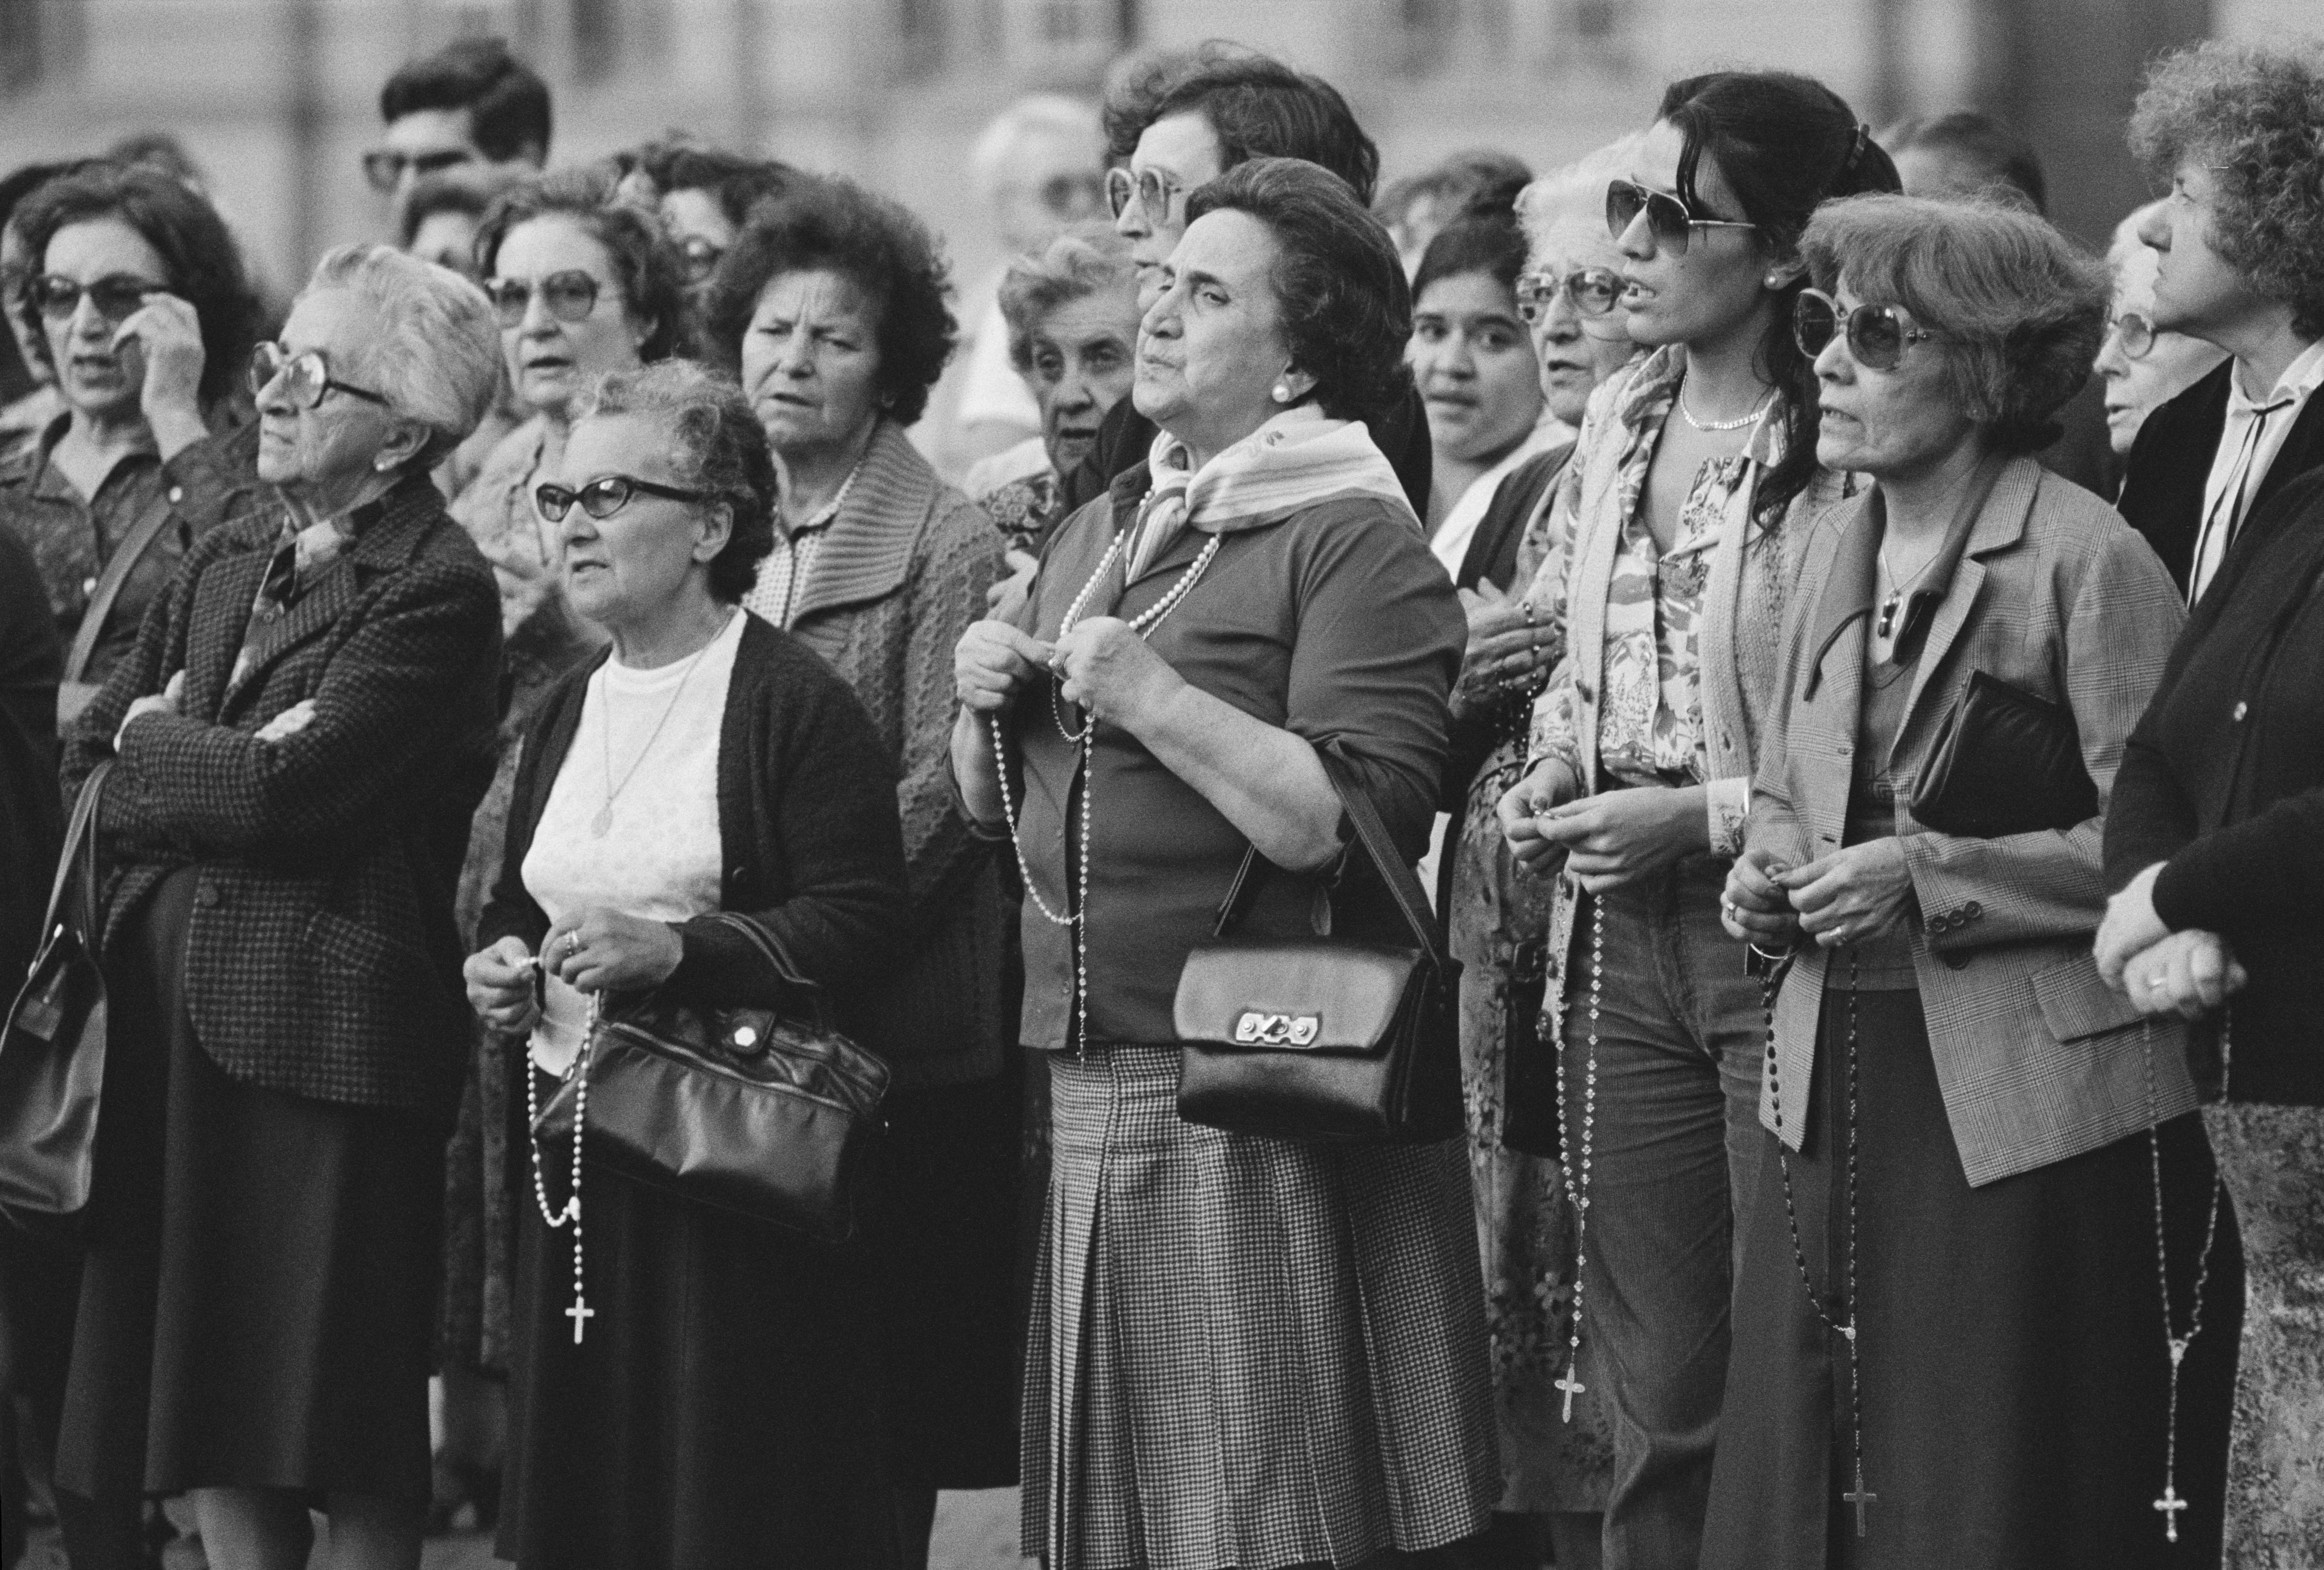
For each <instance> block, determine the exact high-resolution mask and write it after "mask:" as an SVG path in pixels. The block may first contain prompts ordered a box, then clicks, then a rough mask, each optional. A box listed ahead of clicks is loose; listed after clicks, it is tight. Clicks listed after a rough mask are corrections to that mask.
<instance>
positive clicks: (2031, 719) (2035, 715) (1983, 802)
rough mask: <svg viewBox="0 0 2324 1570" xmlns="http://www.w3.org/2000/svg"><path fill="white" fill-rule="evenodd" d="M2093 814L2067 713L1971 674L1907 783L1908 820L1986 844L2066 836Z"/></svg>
mask: <svg viewBox="0 0 2324 1570" xmlns="http://www.w3.org/2000/svg"><path fill="white" fill-rule="evenodd" d="M2097 812H2098V786H2097V785H2093V784H2092V783H2091V782H2090V776H2089V770H2088V769H2086V768H2084V767H2082V747H2081V737H2080V733H2079V732H2078V731H2077V730H2075V728H2074V716H2073V712H2072V711H2071V710H2070V709H2068V708H2066V707H2065V705H2063V704H2061V703H2053V702H2050V701H2049V700H2048V699H2046V698H2038V697H2036V696H2034V695H2033V693H2029V692H2027V691H2025V690H2024V688H2023V687H2017V686H2013V685H2011V684H2009V683H2007V682H2005V681H2003V680H2002V679H2001V678H2000V677H1998V676H1996V675H1989V674H1987V672H1984V671H1974V672H1971V673H1970V675H1969V690H1968V691H1966V692H1964V693H1962V694H1961V696H1960V702H1957V703H1955V704H1954V705H1953V712H1951V713H1950V714H1948V715H1946V716H1945V722H1944V725H1943V726H1942V728H1941V729H1940V730H1938V732H1937V744H1936V746H1935V747H1934V748H1932V750H1931V751H1930V753H1929V758H1928V761H1927V762H1926V763H1924V764H1923V765H1922V766H1921V776H1920V777H1919V778H1918V779H1917V780H1915V781H1914V782H1913V816H1914V818H1916V819H1918V820H1919V821H1920V822H1923V823H1924V824H1926V825H1927V826H1928V827H1930V828H1932V829H1934V830H1935V831H1937V832H1938V833H1940V834H1960V835H1966V836H1968V837H1970V838H1972V839H1978V840H1991V839H1997V838H1998V837H2000V836H2001V835H2004V834H2030V833H2033V832H2035V831H2039V830H2043V829H2070V828H2072V827H2073V826H2074V825H2075V824H2077V823H2080V822H2083V821H2085V820H2086V819H2089V818H2090V817H2092V816H2094V815H2095V814H2096V813H2097Z"/></svg>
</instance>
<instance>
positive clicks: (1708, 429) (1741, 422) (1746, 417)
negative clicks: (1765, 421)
mask: <svg viewBox="0 0 2324 1570" xmlns="http://www.w3.org/2000/svg"><path fill="white" fill-rule="evenodd" d="M1774 399H1775V389H1773V388H1769V389H1768V390H1767V392H1766V396H1765V397H1763V398H1762V399H1759V401H1758V402H1757V403H1755V404H1753V405H1752V406H1751V407H1750V409H1748V411H1746V412H1745V413H1742V414H1739V415H1737V416H1736V417H1735V418H1733V419H1697V418H1694V410H1692V409H1689V408H1687V407H1686V381H1685V380H1684V379H1683V378H1682V379H1681V380H1680V381H1679V384H1678V414H1679V418H1681V419H1683V420H1684V421H1686V423H1687V424H1688V425H1690V426H1692V427H1694V428H1695V429H1696V430H1698V431H1701V432H1702V433H1703V434H1704V435H1705V436H1709V435H1711V434H1712V433H1713V432H1717V431H1739V430H1741V429H1742V428H1743V427H1745V426H1748V425H1749V424H1750V423H1751V422H1752V421H1753V420H1755V419H1757V418H1759V416H1760V414H1761V412H1762V411H1763V410H1765V409H1766V407H1767V405H1768V404H1769V403H1770V402H1772V401H1773V400H1774Z"/></svg>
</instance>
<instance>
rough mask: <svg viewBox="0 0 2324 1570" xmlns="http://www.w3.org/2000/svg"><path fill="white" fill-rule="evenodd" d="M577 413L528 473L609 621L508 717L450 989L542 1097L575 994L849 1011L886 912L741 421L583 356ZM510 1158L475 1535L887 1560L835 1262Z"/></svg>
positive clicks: (865, 743)
mask: <svg viewBox="0 0 2324 1570" xmlns="http://www.w3.org/2000/svg"><path fill="white" fill-rule="evenodd" d="M577 412H578V414H579V418H577V419H576V423H575V425H574V427H573V430H572V435H571V437H570V439H569V440H568V441H567V444H566V445H565V449H564V454H563V456H562V457H561V459H560V460H559V463H558V468H557V470H556V471H555V472H554V473H553V474H552V476H551V477H550V478H549V479H548V480H545V481H544V482H542V483H541V484H540V485H539V486H538V487H536V488H535V491H534V497H535V500H536V502H537V505H538V506H539V510H540V516H541V519H542V521H543V523H544V524H545V525H546V526H547V527H549V528H552V529H554V530H555V531H556V535H557V539H558V545H559V546H560V557H559V559H560V562H561V564H562V566H561V572H562V576H563V578H564V581H565V588H566V592H567V596H568V597H569V599H570V601H571V603H572V605H573V607H574V609H575V610H576V611H578V612H580V613H581V614H582V615H584V616H586V617H587V618H588V619H589V620H590V621H591V622H592V623H594V624H595V626H597V627H599V628H601V629H604V632H605V634H606V635H607V636H608V637H609V638H611V639H612V647H611V648H610V649H609V650H607V651H605V652H604V654H602V655H600V656H598V657H597V658H595V659H594V660H592V661H591V662H590V663H589V664H588V665H587V666H586V667H584V668H582V669H578V670H576V671H574V672H572V673H570V674H569V675H567V677H566V679H565V680H564V681H562V682H560V683H559V684H558V685H557V687H556V688H555V690H554V691H553V692H551V693H549V697H548V698H547V700H546V701H545V702H543V703H542V704H541V705H540V707H539V710H538V712H536V714H535V715H534V718H533V721H532V722H531V724H530V727H529V728H528V730H527V731H526V733H525V741H524V748H523V761H522V763H521V765H520V767H519V769H518V773H517V778H516V791H515V805H514V807H513V808H512V812H511V813H510V817H509V827H508V837H507V844H506V849H505V851H504V855H503V860H502V862H501V867H500V872H499V882H498V884H497V886H495V887H494V889H493V899H492V904H491V905H490V906H489V907H488V908H487V909H486V911H485V913H484V920H483V922H482V923H481V925H480V927H479V930H478V932H477V941H478V943H479V944H480V948H479V950H478V951H477V952H476V953H475V954H473V955H471V956H470V957H469V959H468V963H467V980H468V996H469V999H470V1002H471V1003H472V1005H474V1006H475V1010H476V1013H477V1015H479V1017H481V1019H482V1020H483V1021H484V1024H485V1025H486V1026H487V1027H488V1028H489V1029H491V1030H493V1032H495V1033H498V1035H499V1036H500V1038H501V1039H502V1041H503V1042H504V1043H505V1044H506V1045H508V1046H511V1047H513V1046H515V1045H516V1042H515V1041H512V1040H511V1039H510V1038H518V1039H521V1040H522V1041H523V1042H526V1046H525V1048H524V1051H523V1056H524V1058H525V1059H526V1060H527V1061H526V1065H525V1067H524V1070H523V1071H524V1072H525V1073H527V1074H529V1075H530V1076H531V1077H532V1079H533V1080H534V1089H535V1090H536V1092H538V1094H539V1097H544V1098H545V1097H547V1095H548V1094H549V1092H550V1091H552V1090H553V1089H554V1088H555V1087H556V1080H555V1079H554V1076H558V1075H561V1074H564V1073H566V1072H567V1071H568V1070H570V1069H571V1067H572V1065H573V1063H574V1062H575V1060H576V1054H577V1052H578V1051H579V1050H580V1047H581V1045H582V1042H583V1040H584V1038H585V1036H586V1031H587V1025H588V1020H589V1015H590V1000H591V999H592V998H593V997H595V996H599V995H602V994H604V993H607V992H627V991H636V990H642V989H647V988H659V989H660V990H661V993H662V995H663V996H665V997H667V998H669V999H670V1000H671V1001H673V1002H683V1003H686V1004H689V1005H700V1006H721V1005H724V1006H734V1005H758V1006H762V1007H764V1006H774V1007H783V1006H786V1005H797V1004H798V1003H799V1002H800V1001H801V998H802V994H803V993H804V992H805V991H806V990H807V989H808V988H810V987H816V988H825V989H829V991H830V994H831V1003H832V1005H834V1008H835V1013H836V1015H837V1017H838V1019H839V1021H840V1023H841V1024H842V1027H843V1028H844V1029H846V1030H847V1031H848V1032H849V1033H851V1034H856V1035H857V1036H858V1039H863V1038H862V1036H861V1034H860V1032H861V1030H862V1023H861V1022H862V1018H863V1015H864V1008H865V1005H866V1004H867V1003H868V997H867V996H866V993H867V990H868V989H867V987H866V986H865V984H867V983H870V982H871V981H872V980H873V979H874V978H882V979H884V978H885V974H886V973H885V971H884V969H883V961H885V960H886V959H888V958H889V956H890V952H891V950H892V948H893V946H894V945H895V944H896V943H897V942H899V941H900V939H901V935H902V931H903V927H904V860H903V854H902V850H901V847H900V844H899V836H898V832H897V822H896V806H895V801H896V798H895V794H894V780H895V771H894V766H893V764H892V763H891V761H890V755H889V753H888V751H887V749H886V748H884V747H883V746H882V745H881V739H880V737H879V735H878V733H877V732H876V731H875V730H873V729H872V726H871V720H870V719H869V718H868V717H867V716H866V714H865V713H864V711H863V707H862V704H860V703H859V702H856V700H855V698H854V696H853V694H852V693H849V691H848V690H847V688H846V686H845V684H844V683H843V682H841V680H840V679H839V677H838V676H837V675H835V674H834V673H833V671H832V670H831V667H830V666H827V665H826V664H825V663H824V662H823V661H822V660H820V659H817V658H816V657H815V656H813V655H812V654H810V653H808V652H807V650H806V649H804V648H802V647H800V646H799V645H798V642H796V641H795V640H793V639H791V638H786V637H784V636H783V635H782V634H781V633H779V632H778V631H776V630H775V629H773V628H771V627H770V626H768V625H767V624H766V623H765V622H764V621H762V620H760V619H758V618H757V617H754V616H752V615H750V614H749V613H748V612H746V611H743V610H742V606H741V601H742V596H743V594H744V593H745V592H748V590H749V589H750V586H751V582H752V578H753V577H755V576H756V575H757V574H758V571H759V565H760V563H761V560H762V559H763V558H764V557H765V556H766V555H767V553H768V550H769V549H770V547H771V546H772V545H773V543H774V526H773V522H772V514H773V510H774V505H775V496H776V480H775V467H774V464H773V463H772V461H771V460H770V458H769V456H768V454H767V449H766V445H765V441H764V438H763V436H761V432H760V429H759V422H758V419H757V418H756V417H755V416H754V414H753V413H752V409H751V407H750V405H749V403H748V401H747V400H746V399H744V398H743V396H742V393H741V391H739V390H737V389H736V388H735V387H734V385H733V383H732V382H730V381H726V380H725V379H724V377H721V376H717V375H715V374H714V373H713V372H708V371H705V370H704V369H702V368H701V367H700V366H697V365H694V364H691V363H686V362H672V363H668V364H663V365H657V366H650V367H648V368H646V369H644V370H641V371H634V372H620V373H616V374H615V375H613V376H611V377H608V378H606V379H605V380H604V381H602V382H601V383H599V384H598V386H597V388H596V389H595V391H594V392H592V393H590V394H588V395H587V401H586V402H585V403H584V404H583V405H582V407H581V409H580V410H579V411H577ZM719 913H735V914H744V915H747V916H748V917H749V918H750V920H751V923H752V925H753V926H755V927H756V928H757V929H758V930H759V932H760V934H761V937H763V939H764V940H765V942H764V944H763V945H761V944H756V943H754V942H752V941H751V940H750V939H749V938H748V937H747V936H745V935H741V934H738V932H737V931H736V929H735V928H734V927H733V925H730V924H727V923H724V922H720V921H712V920H704V919H702V918H704V917H706V916H711V915H714V914H719ZM775 953H779V955H780V957H781V959H780V963H778V962H777V961H776V960H774V959H772V958H770V954H775ZM512 1055H515V1054H513V1053H512ZM519 1159H520V1160H521V1159H524V1158H523V1157H520V1158H519ZM536 1159H537V1158H536ZM520 1180H521V1181H526V1182H529V1183H539V1184H542V1185H545V1186H543V1187H540V1188H539V1191H538V1193H530V1192H529V1193H527V1194H526V1195H525V1196H524V1198H523V1200H522V1206H523V1208H522V1213H521V1223H520V1234H521V1242H520V1244H519V1250H520V1264H519V1267H518V1268H519V1273H518V1293H519V1295H518V1300H517V1303H516V1306H515V1308H514V1309H513V1314H514V1317H515V1319H516V1323H517V1329H516V1336H515V1351H514V1356H513V1364H514V1366H513V1370H512V1373H513V1379H512V1386H511V1395H510V1400H511V1403H512V1415H511V1424H510V1435H509V1464H508V1471H507V1479H508V1482H507V1492H506V1494H505V1496H504V1499H503V1506H502V1514H501V1525H500V1541H499V1544H498V1552H499V1553H500V1555H501V1556H502V1557H503V1558H506V1559H510V1560H513V1561H514V1562H515V1563H517V1564H518V1565H539V1566H554V1567H556V1570H586V1567H588V1566H596V1565H603V1566H606V1567H608V1570H693V1567H694V1566H697V1565H762V1564H763V1565H785V1566H787V1567H788V1566H798V1570H842V1567H848V1570H853V1567H855V1566H862V1567H864V1570H894V1565H895V1564H896V1552H897V1550H896V1524H895V1520H894V1517H893V1514H892V1501H891V1498H890V1492H889V1489H888V1486H887V1468H886V1464H885V1457H884V1455H883V1454H882V1448H881V1446H882V1439H883V1435H882V1433H881V1426H880V1408H881V1400H880V1395H879V1391H878V1390H877V1387H876V1382H875V1369H876V1364H875V1363H874V1360H873V1354H872V1350H871V1349H872V1346H873V1345H874V1344H875V1339H876V1337H875V1335H874V1328H873V1319H872V1313H871V1308H872V1301H871V1291H870V1290H869V1272H868V1270H867V1268H866V1264H865V1262H864V1260H863V1258H862V1256H861V1255H860V1254H859V1253H857V1252H855V1251H853V1250H839V1249H828V1248H821V1247H817V1246H816V1245H814V1244H809V1243H807V1241H805V1240H804V1239H801V1238H798V1236H796V1235H793V1234H790V1233H787V1232H785V1231H783V1230H781V1229H780V1228H777V1227H773V1226H769V1225H767V1224H766V1223H764V1222H762V1221H759V1220H756V1219H753V1218H750V1217H742V1216H739V1215H736V1214H734V1213H733V1212H730V1211H726V1210H723V1209H717V1208H715V1207H711V1206H708V1205H705V1204H703V1203H701V1202H699V1201H698V1200H696V1199H693V1198H687V1197H685V1196H681V1195H678V1194H673V1193H669V1192H668V1191H665V1190H663V1189H656V1188H652V1187H650V1186H648V1185H645V1184H642V1183H638V1182H634V1181H632V1180H628V1179H626V1178H624V1177H623V1176H622V1175H621V1174H620V1173H619V1172H617V1171H613V1170H611V1169H608V1168H604V1167H600V1166H596V1165H590V1166H588V1167H587V1168H586V1176H585V1178H584V1182H585V1185H586V1201H585V1203H586V1234H585V1233H583V1231H582V1229H581V1227H580V1226H578V1225H576V1226H573V1227H572V1228H571V1229H570V1230H566V1229H562V1228H561V1226H560V1228H559V1229H557V1230H552V1229H551V1226H550V1225H549V1224H548V1223H546V1222H545V1221H544V1219H543V1211H544V1210H545V1209H546V1207H548V1206H549V1204H550V1203H551V1201H552V1199H553V1200H554V1201H555V1202H556V1203H558V1204H559V1205H563V1204H564V1202H565V1200H566V1199H567V1198H569V1196H568V1195H567V1192H566V1183H565V1172H564V1171H563V1168H562V1163H561V1162H558V1163H555V1164H554V1165H553V1166H552V1167H551V1169H550V1170H549V1171H547V1172H546V1173H545V1174H543V1173H542V1172H541V1171H540V1169H539V1168H536V1169H535V1172H534V1173H533V1174H530V1175H528V1176H526V1177H523V1178H521V1179H520ZM536 1201H537V1203H536ZM560 1214H561V1212H560ZM585 1248H586V1253H576V1250H583V1249H585ZM576 1292H577V1293H578V1294H580V1295H578V1296H576Z"/></svg>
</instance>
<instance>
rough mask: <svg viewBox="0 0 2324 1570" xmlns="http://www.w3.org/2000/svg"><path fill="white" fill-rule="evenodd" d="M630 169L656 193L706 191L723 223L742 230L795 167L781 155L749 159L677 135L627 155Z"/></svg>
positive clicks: (783, 188)
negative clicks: (716, 205) (756, 209)
mask: <svg viewBox="0 0 2324 1570" xmlns="http://www.w3.org/2000/svg"><path fill="white" fill-rule="evenodd" d="M630 163H631V166H632V169H634V170H635V171H636V172H637V173H639V174H641V175H643V176H644V177H645V178H646V179H648V180H650V181H651V182H652V185H653V188H654V194H655V195H657V196H665V197H666V196H668V195H669V193H670V192H672V191H705V192H707V193H709V196H710V199H711V200H712V201H715V202H716V203H717V204H718V208H719V211H721V212H723V213H724V214H725V215H726V221H727V222H728V223H730V224H732V225H734V226H735V227H736V228H737V229H740V228H741V227H742V225H743V224H744V223H745V222H747V221H748V220H749V218H750V216H751V209H752V208H753V207H757V206H758V205H759V204H760V203H761V202H762V201H765V200H766V199H767V198H768V197H779V196H780V195H782V194H783V192H785V191H786V190H788V189H789V188H790V184H791V182H792V181H793V180H795V179H798V178H799V171H798V170H796V169H794V168H792V167H791V166H790V165H789V164H788V163H785V162H784V161H782V160H780V159H779V158H751V157H747V156H745V155H744V154H742V153H739V152H729V151H726V149H724V148H723V147H709V146H705V145H704V144H702V143H701V142H687V141H684V140H681V139H679V138H678V137H676V136H672V137H671V138H670V139H669V140H667V141H662V142H647V143H646V144H645V145H644V146H642V147H640V148H638V149H637V150H636V151H634V152H632V154H630Z"/></svg>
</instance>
